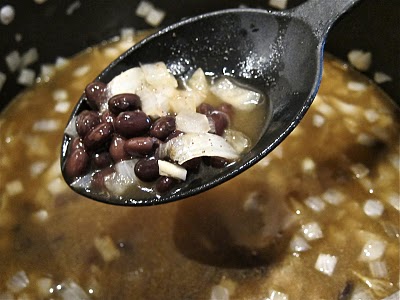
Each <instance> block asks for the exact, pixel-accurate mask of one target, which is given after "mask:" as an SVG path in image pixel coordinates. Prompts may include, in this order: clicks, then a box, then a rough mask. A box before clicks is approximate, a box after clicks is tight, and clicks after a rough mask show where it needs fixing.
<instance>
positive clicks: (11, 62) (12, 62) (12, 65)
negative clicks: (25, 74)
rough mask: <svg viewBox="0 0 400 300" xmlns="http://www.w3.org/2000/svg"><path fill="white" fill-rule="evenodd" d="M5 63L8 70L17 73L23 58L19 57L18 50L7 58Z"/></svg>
mask: <svg viewBox="0 0 400 300" xmlns="http://www.w3.org/2000/svg"><path fill="white" fill-rule="evenodd" d="M5 61H6V64H7V66H8V69H9V70H10V71H11V72H15V71H16V70H18V68H19V66H20V65H21V56H20V55H19V52H18V51H17V50H14V51H11V52H10V53H9V54H7V55H6V56H5Z"/></svg>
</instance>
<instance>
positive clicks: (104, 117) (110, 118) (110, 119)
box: [100, 110, 115, 124]
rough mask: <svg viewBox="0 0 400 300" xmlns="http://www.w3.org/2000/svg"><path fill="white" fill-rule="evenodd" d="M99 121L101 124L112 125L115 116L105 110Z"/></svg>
mask: <svg viewBox="0 0 400 300" xmlns="http://www.w3.org/2000/svg"><path fill="white" fill-rule="evenodd" d="M100 119H101V122H103V123H111V124H113V123H114V120H115V115H114V114H112V113H111V112H110V111H109V110H107V111H105V112H104V113H103V114H102V115H101V117H100Z"/></svg>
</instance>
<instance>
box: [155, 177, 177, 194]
mask: <svg viewBox="0 0 400 300" xmlns="http://www.w3.org/2000/svg"><path fill="white" fill-rule="evenodd" d="M177 183H178V180H177V179H175V178H172V177H167V176H161V177H160V178H159V179H158V180H157V182H156V191H157V192H159V193H161V194H163V193H166V192H168V191H169V190H171V189H172V188H173V187H174V185H176V184H177Z"/></svg>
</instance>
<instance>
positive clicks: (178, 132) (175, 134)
mask: <svg viewBox="0 0 400 300" xmlns="http://www.w3.org/2000/svg"><path fill="white" fill-rule="evenodd" d="M182 134H183V132H182V131H180V130H174V131H173V132H172V133H171V134H170V135H169V136H167V138H166V139H165V141H166V142H168V141H169V140H172V139H173V138H176V137H178V136H180V135H182Z"/></svg>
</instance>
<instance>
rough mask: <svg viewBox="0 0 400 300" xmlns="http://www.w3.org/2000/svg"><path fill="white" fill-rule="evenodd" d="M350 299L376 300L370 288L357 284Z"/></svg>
mask: <svg viewBox="0 0 400 300" xmlns="http://www.w3.org/2000/svg"><path fill="white" fill-rule="evenodd" d="M350 300H375V298H374V296H373V295H372V294H371V292H370V291H369V290H368V289H366V288H364V287H362V286H360V285H357V286H356V287H355V288H354V291H353V293H352V294H351V298H350Z"/></svg>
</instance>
